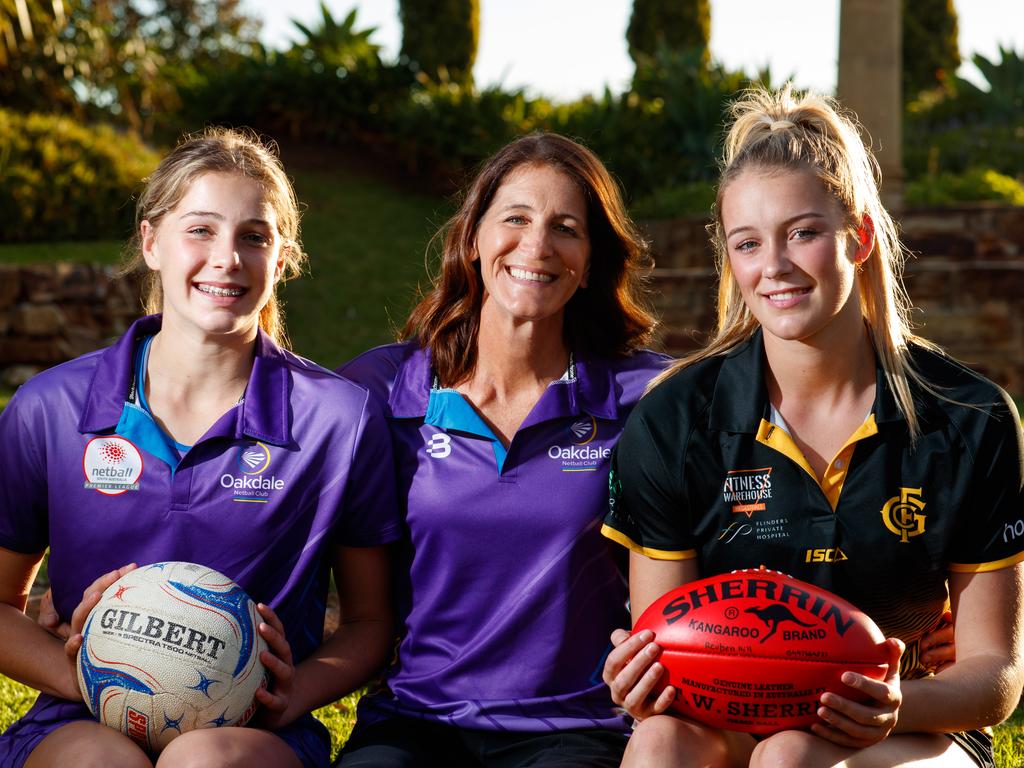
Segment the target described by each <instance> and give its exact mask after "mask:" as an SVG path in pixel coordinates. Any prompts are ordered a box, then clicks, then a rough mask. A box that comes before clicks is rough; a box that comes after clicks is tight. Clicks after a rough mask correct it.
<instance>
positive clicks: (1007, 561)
mask: <svg viewBox="0 0 1024 768" xmlns="http://www.w3.org/2000/svg"><path fill="white" fill-rule="evenodd" d="M1020 562H1024V552H1018V553H1017V554H1016V555H1014V556H1013V557H1004V558H1003V559H1002V560H996V561H995V562H992V563H969V564H965V563H950V564H949V570H951V571H955V572H956V573H987V572H989V571H1001V570H1002V569H1003V568H1009V567H1011V566H1014V565H1016V564H1017V563H1020Z"/></svg>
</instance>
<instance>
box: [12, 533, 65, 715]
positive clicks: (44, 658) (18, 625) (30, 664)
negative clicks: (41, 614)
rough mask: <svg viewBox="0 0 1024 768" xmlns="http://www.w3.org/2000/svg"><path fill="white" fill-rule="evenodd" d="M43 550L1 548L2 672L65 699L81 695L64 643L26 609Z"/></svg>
mask: <svg viewBox="0 0 1024 768" xmlns="http://www.w3.org/2000/svg"><path fill="white" fill-rule="evenodd" d="M42 560H43V553H42V552H38V553H35V554H28V555H26V554H22V553H20V552H12V551H11V550H9V549H4V548H2V547H0V672H2V673H3V674H5V675H7V676H8V677H11V678H13V679H14V680H17V681H18V682H20V683H24V684H25V685H28V686H31V687H32V688H35V689H37V690H40V691H43V692H44V693H48V694H51V695H53V696H59V697H61V698H63V699H73V700H77V699H80V698H81V695H80V694H79V692H78V683H77V681H76V680H75V679H74V676H73V675H71V674H69V672H70V667H69V664H68V661H67V657H66V656H65V653H64V642H63V641H61V640H59V639H57V638H56V637H54V636H53V635H51V634H50V633H49V632H47V631H46V630H45V629H43V628H42V627H40V626H39V625H38V624H36V622H34V621H32V620H31V619H30V618H28V617H27V616H26V615H25V613H24V611H25V606H26V604H27V602H28V595H29V590H30V589H31V587H32V581H33V580H34V579H35V575H36V572H37V571H38V570H39V564H40V563H41V562H42Z"/></svg>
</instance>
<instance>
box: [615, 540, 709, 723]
mask: <svg viewBox="0 0 1024 768" xmlns="http://www.w3.org/2000/svg"><path fill="white" fill-rule="evenodd" d="M699 575H700V574H699V572H698V569H697V561H696V560H653V559H651V558H649V557H647V556H645V555H639V554H637V553H635V552H630V553H629V607H630V612H631V614H632V618H633V623H634V624H636V620H637V619H639V618H640V615H641V614H642V613H643V612H644V611H645V610H647V606H649V605H650V604H651V603H653V602H654V601H655V600H657V599H658V598H659V597H661V596H662V595H663V594H665V593H666V592H668V591H669V590H670V589H674V588H675V587H678V586H679V585H680V584H685V583H686V582H688V581H693V580H694V579H696V578H698V577H699ZM612 644H613V645H615V649H614V650H612V652H611V653H609V654H608V658H607V659H606V660H605V665H604V681H605V683H607V684H608V687H609V688H610V689H611V692H612V701H614V702H615V703H616V704H618V705H619V706H621V707H623V708H624V709H625V710H626V711H627V712H629V714H630V715H632V716H633V717H635V718H636V719H638V720H640V719H643V718H645V717H650V716H651V715H657V714H661V713H662V712H664V711H665V710H666V709H668V707H669V705H670V704H671V703H672V702H673V701H674V700H675V696H676V690H675V688H673V687H672V686H662V685H661V683H660V681H661V676H662V673H663V672H664V668H663V667H662V666H661V664H660V663H658V660H657V659H658V656H659V655H660V654H661V648H660V647H659V646H658V645H657V642H656V638H655V637H654V635H653V633H651V632H650V631H649V630H644V631H643V632H639V633H637V634H634V635H631V634H630V633H628V632H627V631H626V630H624V629H617V630H615V632H613V633H612Z"/></svg>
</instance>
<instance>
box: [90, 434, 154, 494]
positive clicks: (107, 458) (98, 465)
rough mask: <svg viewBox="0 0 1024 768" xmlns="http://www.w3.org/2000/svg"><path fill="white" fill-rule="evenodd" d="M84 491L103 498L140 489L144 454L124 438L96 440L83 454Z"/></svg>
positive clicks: (94, 439) (101, 438)
mask: <svg viewBox="0 0 1024 768" xmlns="http://www.w3.org/2000/svg"><path fill="white" fill-rule="evenodd" d="M82 469H83V471H84V472H85V488H87V489H88V490H90V491H98V492H99V493H102V494H103V495H104V496H120V495H121V494H122V493H125V492H126V491H137V490H139V478H141V477H142V469H143V461H142V454H141V453H139V449H138V448H136V447H135V446H134V445H133V444H132V443H131V441H129V440H126V439H125V438H123V437H117V436H111V437H94V438H93V439H92V440H90V441H89V442H88V443H87V444H86V446H85V453H84V454H83V455H82Z"/></svg>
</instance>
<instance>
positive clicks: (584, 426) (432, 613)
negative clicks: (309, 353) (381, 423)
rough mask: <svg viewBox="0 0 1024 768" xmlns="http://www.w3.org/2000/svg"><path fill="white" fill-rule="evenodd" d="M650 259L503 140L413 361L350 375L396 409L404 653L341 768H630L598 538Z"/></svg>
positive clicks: (613, 617) (406, 352) (392, 416)
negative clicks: (612, 683)
mask: <svg viewBox="0 0 1024 768" xmlns="http://www.w3.org/2000/svg"><path fill="white" fill-rule="evenodd" d="M648 265H649V259H648V255H647V251H646V248H645V244H644V243H643V241H642V240H641V239H640V237H639V236H638V235H637V233H636V231H635V230H634V228H633V226H632V224H631V223H630V221H629V218H628V217H627V215H626V213H625V210H624V207H623V204H622V200H621V197H620V195H619V191H618V189H617V187H616V185H615V183H614V182H613V181H612V179H611V178H610V176H609V174H608V172H607V171H606V170H605V168H604V166H603V165H602V164H601V162H600V161H599V160H598V159H597V158H596V157H595V156H594V155H593V154H591V153H590V152H589V151H588V150H586V149H585V148H583V147H582V146H580V145H579V144H576V143H575V142H572V141H570V140H568V139H565V138H563V137H561V136H556V135H551V134H541V135H533V136H527V137H525V138H521V139H518V140H516V141H514V142H512V143H511V144H510V145H508V146H507V147H505V148H504V149H502V150H501V151H500V152H498V153H497V154H496V155H495V156H494V157H492V158H491V159H490V160H489V161H488V162H487V163H486V165H485V166H484V168H483V170H482V171H481V172H480V174H479V175H478V176H477V177H476V179H475V180H474V181H473V183H472V184H471V185H470V187H469V190H468V192H467V194H466V197H465V201H464V202H463V204H462V206H461V208H460V210H459V211H458V213H456V214H455V216H454V217H453V219H452V220H451V221H450V222H449V223H448V226H447V228H446V234H445V236H444V252H443V254H442V258H441V269H440V273H439V274H438V275H437V277H436V279H435V280H434V285H433V288H432V290H431V291H430V292H429V293H428V294H427V295H426V297H425V298H424V299H423V301H422V302H421V303H420V304H419V305H418V306H417V307H416V308H415V309H414V310H413V312H412V315H411V316H410V318H409V320H408V322H407V324H406V327H405V332H404V336H405V338H406V339H407V340H406V341H405V342H403V343H399V344H394V345H391V346H386V347H381V348H378V349H375V350H372V351H370V352H367V353H365V354H364V355H362V356H360V357H358V358H356V359H355V360H354V361H352V362H351V363H349V364H348V365H346V366H344V367H343V368H342V369H341V373H343V375H345V376H347V377H350V378H352V379H354V380H356V381H358V382H360V383H362V384H364V385H366V386H368V387H369V388H370V389H371V391H373V392H374V393H376V394H377V395H379V396H380V398H381V400H382V401H383V402H386V403H387V407H386V415H387V418H388V423H389V425H390V427H391V432H392V438H393V441H394V444H395V451H396V462H397V467H398V476H399V477H398V488H399V499H400V502H399V503H400V504H402V502H403V501H404V503H405V512H406V515H407V522H408V527H409V533H410V538H409V542H408V547H407V550H406V552H405V557H406V559H405V560H404V561H403V562H402V564H401V569H400V572H401V573H402V575H401V576H400V577H399V585H398V586H399V587H400V590H399V594H400V595H401V604H400V619H401V630H402V640H401V644H400V646H399V648H398V653H397V656H396V658H395V660H394V663H393V664H392V666H391V667H390V669H389V670H388V672H387V675H386V677H385V680H384V684H383V685H382V686H381V688H380V690H378V691H376V692H374V693H373V694H371V695H369V696H367V697H364V699H363V700H362V702H361V704H360V707H359V719H358V723H357V726H356V730H355V733H354V735H353V737H352V739H351V740H350V742H349V744H348V745H347V747H346V750H345V753H344V754H343V755H342V757H341V760H340V765H341V766H343V767H344V768H352V767H354V766H373V767H374V768H388V767H390V766H433V765H438V766H455V765H457V766H477V765H480V766H519V765H531V766H554V765H558V766H562V767H563V768H566V767H568V766H581V767H582V766H588V767H589V766H618V764H619V760H620V758H621V755H622V751H623V747H624V744H625V738H626V737H625V733H626V732H627V730H628V727H627V724H626V722H625V720H624V719H623V717H622V716H621V715H620V714H618V713H617V712H616V711H615V710H614V708H613V704H612V701H611V699H610V698H609V694H608V690H607V689H606V688H605V687H604V685H603V684H602V682H601V667H602V661H603V658H604V656H605V654H606V653H607V650H608V645H609V644H608V641H607V637H608V633H609V632H610V631H611V629H612V628H613V627H615V626H617V622H621V621H624V620H626V617H627V615H628V614H627V612H626V608H625V598H626V585H625V582H624V580H623V576H622V571H621V569H620V567H619V566H620V563H619V562H618V561H617V559H616V554H615V552H614V548H613V547H612V546H610V545H609V542H608V541H607V540H604V539H603V537H602V536H601V534H600V526H601V520H602V518H603V516H604V514H605V512H606V509H607V498H608V459H609V455H610V453H611V448H612V446H613V445H614V444H615V441H616V439H617V438H618V436H619V432H620V430H621V429H622V425H623V422H624V421H625V418H626V415H627V414H628V413H629V411H630V409H631V408H632V406H633V405H634V403H635V402H636V400H637V398H638V397H639V396H640V394H641V392H643V389H644V386H645V385H646V384H647V381H648V380H649V379H650V378H651V377H652V376H653V375H654V374H655V373H657V372H658V371H660V370H661V369H662V368H663V366H664V365H665V358H664V357H662V356H660V355H654V354H652V353H649V352H643V351H640V348H641V347H642V345H643V344H644V343H646V342H647V341H648V340H649V339H650V335H651V331H652V328H653V325H654V323H653V320H652V318H651V315H650V314H649V312H648V310H647V307H646V300H645V295H644V291H643V281H644V276H645V270H646V268H647V267H648Z"/></svg>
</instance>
